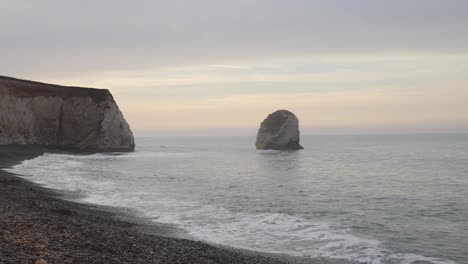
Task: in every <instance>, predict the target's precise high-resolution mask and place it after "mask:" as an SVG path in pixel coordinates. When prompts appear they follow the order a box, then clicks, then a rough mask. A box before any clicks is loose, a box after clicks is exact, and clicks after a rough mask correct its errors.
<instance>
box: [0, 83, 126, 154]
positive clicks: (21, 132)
mask: <svg viewBox="0 0 468 264" xmlns="http://www.w3.org/2000/svg"><path fill="white" fill-rule="evenodd" d="M11 144H21V145H44V146H53V147H66V148H72V149H77V150H82V151H133V150H134V148H135V142H134V138H133V134H132V131H131V130H130V127H129V125H128V123H127V122H126V121H125V119H124V117H123V115H122V113H121V112H120V110H119V108H118V106H117V104H116V102H115V101H114V98H113V97H112V94H111V93H110V92H109V91H108V90H105V89H89V88H79V87H65V86H59V85H51V84H44V83H39V82H31V81H24V80H18V79H14V78H9V77H1V76H0V145H11Z"/></svg>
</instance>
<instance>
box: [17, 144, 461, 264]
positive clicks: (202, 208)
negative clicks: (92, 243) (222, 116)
mask: <svg viewBox="0 0 468 264" xmlns="http://www.w3.org/2000/svg"><path fill="white" fill-rule="evenodd" d="M179 154H180V155H194V154H185V153H134V154H124V155H107V154H94V155H81V156H77V155H58V154H45V155H43V156H40V157H38V158H36V159H33V160H28V161H25V162H23V163H22V164H20V165H17V166H15V167H14V168H12V169H9V171H11V172H13V173H17V174H20V175H24V177H27V178H28V179H30V180H32V181H34V182H37V183H40V184H44V185H45V186H47V187H51V188H56V189H60V190H66V191H83V192H85V193H86V194H87V195H88V196H87V197H85V198H83V199H82V201H84V202H90V203H95V204H101V205H111V206H123V207H130V208H133V209H137V210H139V211H141V212H143V213H145V214H146V216H147V217H148V218H151V219H155V221H157V222H160V223H167V224H176V225H178V226H180V227H182V228H184V229H185V230H186V231H187V232H188V234H189V235H190V236H192V237H193V238H195V239H199V240H203V241H208V242H211V243H216V244H222V245H228V246H234V247H238V248H243V249H249V250H257V251H262V252H269V253H284V254H289V255H292V256H306V257H328V258H337V259H347V260H353V261H359V262H364V263H371V264H380V263H402V264H411V263H416V262H418V261H425V262H428V263H434V264H455V263H454V262H452V261H448V260H441V259H434V258H428V257H424V256H419V255H414V254H400V253H394V252H390V251H388V250H386V249H385V248H383V247H382V246H381V243H380V242H379V241H377V240H373V239H367V238H361V237H357V236H356V235H354V234H352V230H350V229H348V228H346V227H342V226H340V225H337V224H334V223H328V222H323V221H317V220H309V219H304V218H300V217H296V216H292V215H287V214H280V213H247V212H232V211H229V210H227V209H225V208H221V207H218V206H214V205H205V204H200V203H198V202H197V201H193V200H190V199H178V198H169V197H167V196H166V195H167V193H158V192H154V193H149V192H147V191H142V190H135V191H125V190H122V189H119V190H118V191H117V190H116V186H117V185H119V186H122V185H123V186H125V184H126V183H125V182H123V183H122V182H121V183H118V182H116V181H118V180H121V181H122V180H125V179H120V178H112V177H110V178H109V177H97V176H96V175H95V174H96V173H97V172H96V171H95V170H93V169H90V168H88V166H87V164H88V163H89V162H91V161H93V160H96V159H100V160H115V159H122V158H142V157H143V158H144V157H168V156H171V155H172V157H177V155H179ZM100 169H101V171H99V173H100V174H106V173H110V174H112V173H115V171H113V168H112V166H110V167H109V166H107V167H106V166H104V167H101V168H100ZM65 172H66V174H64V173H65ZM98 176H100V175H98ZM127 181H128V179H127Z"/></svg>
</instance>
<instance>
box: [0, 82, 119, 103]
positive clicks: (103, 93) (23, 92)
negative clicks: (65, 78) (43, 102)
mask: <svg viewBox="0 0 468 264" xmlns="http://www.w3.org/2000/svg"><path fill="white" fill-rule="evenodd" d="M0 95H12V96H18V97H35V96H60V97H62V98H67V97H73V96H85V97H91V98H93V100H95V101H96V102H99V101H101V100H104V99H105V98H107V97H108V96H110V97H111V98H112V95H111V94H110V92H109V90H107V89H95V88H84V87H73V86H61V85H56V84H47V83H41V82H34V81H28V80H21V79H16V78H12V77H6V76H0Z"/></svg>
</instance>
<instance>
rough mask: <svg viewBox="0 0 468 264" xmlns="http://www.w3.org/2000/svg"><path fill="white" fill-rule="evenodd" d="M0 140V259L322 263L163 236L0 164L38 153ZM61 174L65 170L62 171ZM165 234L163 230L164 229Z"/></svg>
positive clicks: (135, 219)
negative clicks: (4, 143)
mask: <svg viewBox="0 0 468 264" xmlns="http://www.w3.org/2000/svg"><path fill="white" fill-rule="evenodd" d="M44 151H45V149H43V148H40V147H22V146H0V263H2V264H4V263H38V264H44V263H57V264H65V263H87V264H89V263H145V264H146V263H258V264H262V263H265V264H266V263H268V264H275V263H326V262H329V261H325V260H316V261H315V260H314V261H312V260H310V259H309V260H304V259H298V258H289V257H284V256H281V255H266V254H261V253H256V252H250V251H243V250H236V249H229V248H225V247H218V246H214V245H209V244H206V243H202V242H198V241H191V240H186V239H179V238H174V237H168V236H167V235H168V234H170V232H171V231H170V228H167V227H165V226H159V225H156V224H152V225H150V224H148V223H147V222H145V221H142V220H141V219H138V217H134V216H132V215H130V214H127V213H125V212H123V213H122V211H125V210H122V211H121V212H119V211H118V210H112V209H111V208H105V207H100V206H94V205H89V204H81V203H77V202H73V201H69V200H65V199H63V194H60V193H58V192H56V191H54V190H50V189H47V188H44V187H41V186H39V185H37V184H34V183H31V182H28V181H27V180H24V179H23V178H20V177H18V176H16V175H14V174H11V173H9V172H6V171H4V170H2V169H3V168H7V167H10V166H13V165H15V164H18V163H20V162H22V161H23V160H26V159H31V158H34V157H37V156H39V155H42V154H43V153H44ZM64 177H66V172H64ZM165 234H166V235H165Z"/></svg>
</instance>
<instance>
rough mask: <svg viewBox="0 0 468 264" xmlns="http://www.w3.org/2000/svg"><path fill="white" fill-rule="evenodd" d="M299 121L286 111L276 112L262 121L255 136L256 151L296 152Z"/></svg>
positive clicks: (298, 146)
mask: <svg viewBox="0 0 468 264" xmlns="http://www.w3.org/2000/svg"><path fill="white" fill-rule="evenodd" d="M299 141H300V132H299V119H298V118H297V117H296V115H294V114H293V113H291V112H289V111H287V110H278V111H276V112H274V113H273V114H270V115H268V117H267V118H266V119H265V120H263V122H262V124H261V125H260V129H259V130H258V134H257V142H256V144H255V145H256V147H257V149H274V150H298V149H303V147H302V146H301V145H300V144H299Z"/></svg>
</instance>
